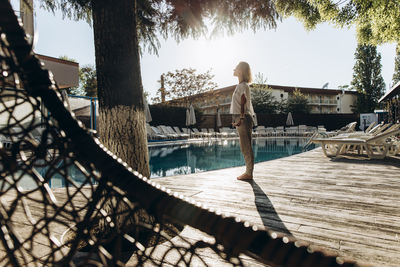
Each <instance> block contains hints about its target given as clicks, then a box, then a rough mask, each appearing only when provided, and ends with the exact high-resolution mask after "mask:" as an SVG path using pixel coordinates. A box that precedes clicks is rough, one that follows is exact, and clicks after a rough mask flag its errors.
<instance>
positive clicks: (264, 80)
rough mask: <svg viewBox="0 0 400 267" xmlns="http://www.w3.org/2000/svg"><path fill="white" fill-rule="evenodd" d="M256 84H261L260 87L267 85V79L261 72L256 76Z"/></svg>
mask: <svg viewBox="0 0 400 267" xmlns="http://www.w3.org/2000/svg"><path fill="white" fill-rule="evenodd" d="M253 83H254V84H259V85H264V84H267V77H265V76H264V74H262V73H261V72H258V73H257V74H256V75H255V76H254V81H253Z"/></svg>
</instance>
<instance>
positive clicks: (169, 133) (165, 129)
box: [157, 125, 179, 139]
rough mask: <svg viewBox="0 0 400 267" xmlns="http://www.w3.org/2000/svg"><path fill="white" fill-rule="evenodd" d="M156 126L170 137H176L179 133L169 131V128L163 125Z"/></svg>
mask: <svg viewBox="0 0 400 267" xmlns="http://www.w3.org/2000/svg"><path fill="white" fill-rule="evenodd" d="M157 128H158V129H159V130H160V132H161V133H162V134H164V135H166V136H168V137H169V138H171V139H178V138H179V135H177V134H176V133H172V132H170V131H169V129H168V128H167V127H166V126H165V125H158V126H157Z"/></svg>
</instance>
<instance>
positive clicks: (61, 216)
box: [0, 0, 354, 266]
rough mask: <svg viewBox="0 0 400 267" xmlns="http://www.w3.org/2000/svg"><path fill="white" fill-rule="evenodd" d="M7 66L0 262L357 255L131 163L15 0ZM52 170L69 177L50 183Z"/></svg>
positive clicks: (322, 262)
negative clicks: (189, 191)
mask: <svg viewBox="0 0 400 267" xmlns="http://www.w3.org/2000/svg"><path fill="white" fill-rule="evenodd" d="M0 67H1V70H0V118H1V123H2V125H1V126H0V134H1V136H2V138H3V139H5V140H7V142H9V143H10V146H9V147H8V148H6V147H4V146H3V145H2V144H0V159H1V161H0V173H1V176H0V188H1V189H0V198H1V202H0V266H9V265H12V266H22V265H24V266H25V265H33V266H54V265H56V266H108V265H110V266H123V265H124V264H125V263H126V262H128V264H129V266H143V265H146V266H153V265H155V266H158V265H166V266H208V265H209V266H215V265H216V263H217V265H221V264H226V265H233V266H243V265H244V262H243V257H242V255H243V254H246V255H248V256H250V257H251V258H253V259H254V260H256V261H259V262H261V263H267V264H270V265H272V266H353V265H354V263H353V262H351V261H345V260H343V259H340V258H338V257H337V255H335V254H328V253H326V252H325V251H323V250H319V249H316V248H312V247H311V246H309V245H308V244H306V243H304V242H300V241H298V240H295V239H294V238H293V237H288V236H284V235H282V234H280V233H276V232H272V231H268V230H257V228H256V227H254V226H253V227H252V226H251V225H250V224H249V223H247V222H241V221H240V220H238V219H236V218H234V217H227V216H224V215H222V214H220V213H218V212H215V211H213V210H209V209H207V208H205V207H204V206H203V205H202V204H200V203H196V202H194V201H192V200H191V199H188V198H186V197H183V196H181V195H179V194H177V193H174V192H171V191H170V190H168V189H166V188H163V187H160V186H159V185H157V184H156V183H155V182H153V181H152V180H149V179H147V178H146V177H143V176H142V175H141V174H139V173H138V172H136V171H134V170H132V169H131V168H129V167H128V166H127V165H126V164H125V163H124V162H122V161H121V160H120V159H118V158H117V157H116V156H114V155H113V154H112V153H111V152H109V151H108V150H107V149H106V148H105V147H104V146H103V145H102V144H101V143H100V142H99V141H98V140H97V139H96V138H94V137H93V136H91V134H90V131H88V130H87V129H85V128H83V126H82V124H81V123H80V122H79V121H77V120H76V119H75V118H74V115H73V114H72V113H70V112H69V111H68V110H67V109H66V108H65V105H64V103H65V102H63V101H64V99H63V96H62V94H60V91H59V90H58V88H57V85H56V84H55V83H54V81H52V79H51V78H50V76H49V73H48V71H47V70H44V69H42V67H41V64H40V62H39V60H38V59H37V58H36V57H35V55H34V53H33V52H32V51H31V47H30V45H29V44H28V43H27V41H26V39H25V34H24V31H23V29H22V28H21V27H20V25H19V23H18V21H17V17H16V16H15V14H14V12H13V10H12V8H11V5H10V3H9V1H8V0H0ZM10 88H14V89H18V90H11V91H10V90H8V89H10ZM6 89H7V90H6ZM77 173H79V177H80V179H79V181H77V180H76V179H72V178H73V176H75V175H76V174H77ZM54 177H58V178H60V177H61V178H62V179H63V187H61V188H58V189H50V187H49V183H50V182H51V181H52V179H53V178H54ZM199 231H200V232H201V233H202V234H201V236H203V238H196V237H197V236H199V234H198V233H199ZM193 233H194V234H193Z"/></svg>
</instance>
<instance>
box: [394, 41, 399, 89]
mask: <svg viewBox="0 0 400 267" xmlns="http://www.w3.org/2000/svg"><path fill="white" fill-rule="evenodd" d="M392 82H393V85H395V84H396V83H398V82H400V43H398V44H397V47H396V58H395V60H394V73H393V78H392Z"/></svg>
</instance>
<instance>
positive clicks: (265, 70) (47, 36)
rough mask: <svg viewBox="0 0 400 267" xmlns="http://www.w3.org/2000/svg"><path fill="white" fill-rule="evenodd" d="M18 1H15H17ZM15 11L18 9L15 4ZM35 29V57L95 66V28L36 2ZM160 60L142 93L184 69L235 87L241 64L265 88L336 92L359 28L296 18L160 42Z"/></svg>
mask: <svg viewBox="0 0 400 267" xmlns="http://www.w3.org/2000/svg"><path fill="white" fill-rule="evenodd" d="M14 2H15V1H14ZM13 4H14V7H15V8H16V9H17V8H18V5H17V4H15V3H13ZM35 13H36V14H35V24H36V25H35V27H36V32H37V33H38V38H37V43H36V45H35V49H34V50H35V52H36V53H39V54H43V55H47V56H52V57H60V56H67V57H69V58H73V59H75V60H76V61H77V62H78V63H79V64H80V66H84V65H87V64H92V65H94V64H95V56H94V41H93V29H92V28H91V26H90V25H89V24H88V23H87V22H85V21H78V22H76V21H73V20H69V19H63V18H62V15H61V13H56V14H55V15H54V14H53V13H51V12H48V11H46V10H44V9H41V8H39V5H38V2H37V1H35ZM160 40H161V48H160V49H159V51H158V56H157V55H154V54H149V53H144V54H143V55H142V57H141V73H142V82H143V88H144V90H145V91H147V92H148V93H149V94H150V97H154V96H155V95H156V92H157V90H158V88H159V87H160V84H159V82H158V81H159V79H160V75H161V74H162V73H166V72H168V71H175V70H177V69H178V70H179V69H183V68H194V69H196V70H197V71H198V72H206V71H207V70H211V73H212V74H213V75H215V76H214V78H213V81H214V82H216V83H217V84H218V88H221V87H225V86H229V85H234V84H236V83H237V78H236V77H233V69H234V67H235V66H236V65H237V64H238V62H240V61H246V62H248V63H249V64H250V66H251V68H252V72H253V74H257V73H262V74H263V75H264V77H266V78H267V83H269V84H275V85H287V86H299V87H313V88H322V86H323V85H324V84H325V83H329V86H328V88H331V89H336V88H338V86H340V85H347V84H350V82H351V79H352V75H353V66H354V62H355V61H354V52H355V49H356V47H357V40H356V34H355V29H354V28H350V29H338V28H335V27H333V26H332V25H330V24H321V25H319V26H317V28H316V29H314V30H312V31H306V30H305V29H304V27H303V26H302V24H301V23H300V22H298V21H297V20H295V19H294V18H288V19H284V20H283V21H282V22H278V25H277V28H276V29H272V30H259V31H257V32H253V31H251V30H248V31H243V32H240V33H236V34H234V35H230V36H227V35H225V36H219V37H215V38H212V39H210V38H206V37H203V38H200V39H197V40H193V39H190V38H189V39H186V40H184V41H181V42H179V43H177V42H176V41H175V40H174V39H167V40H164V39H160ZM395 47H396V46H395V44H385V45H381V46H378V51H379V52H380V53H381V56H382V60H381V63H382V76H383V78H384V80H385V83H386V86H387V87H388V86H389V85H390V84H391V81H392V76H393V72H394V59H395Z"/></svg>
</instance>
